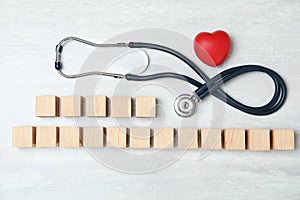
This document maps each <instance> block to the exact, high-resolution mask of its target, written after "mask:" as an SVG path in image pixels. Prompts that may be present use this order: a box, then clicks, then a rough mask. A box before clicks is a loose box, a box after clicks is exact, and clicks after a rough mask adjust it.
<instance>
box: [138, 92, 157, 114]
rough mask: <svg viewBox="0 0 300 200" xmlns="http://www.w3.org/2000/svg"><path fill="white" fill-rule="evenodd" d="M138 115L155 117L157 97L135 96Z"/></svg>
mask: <svg viewBox="0 0 300 200" xmlns="http://www.w3.org/2000/svg"><path fill="white" fill-rule="evenodd" d="M135 116H136V117H155V116H156V98H155V97H153V96H137V97H136V98H135Z"/></svg>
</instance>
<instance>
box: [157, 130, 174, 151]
mask: <svg viewBox="0 0 300 200" xmlns="http://www.w3.org/2000/svg"><path fill="white" fill-rule="evenodd" d="M153 147H154V148H159V149H169V148H174V129H173V128H155V129H154V134H153Z"/></svg>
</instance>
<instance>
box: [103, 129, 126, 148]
mask: <svg viewBox="0 0 300 200" xmlns="http://www.w3.org/2000/svg"><path fill="white" fill-rule="evenodd" d="M106 146H107V147H111V148H126V147H127V128H124V127H107V128H106Z"/></svg>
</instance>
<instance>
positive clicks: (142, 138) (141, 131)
mask: <svg viewBox="0 0 300 200" xmlns="http://www.w3.org/2000/svg"><path fill="white" fill-rule="evenodd" d="M150 136H151V135H150V128H130V139H129V144H130V145H129V146H130V148H140V149H142V148H150Z"/></svg>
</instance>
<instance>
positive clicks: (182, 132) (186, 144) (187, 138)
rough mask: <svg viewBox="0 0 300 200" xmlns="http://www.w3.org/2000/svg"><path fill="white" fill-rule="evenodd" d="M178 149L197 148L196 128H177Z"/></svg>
mask: <svg viewBox="0 0 300 200" xmlns="http://www.w3.org/2000/svg"><path fill="white" fill-rule="evenodd" d="M176 137H177V138H178V142H177V143H178V148H179V149H197V148H198V129H197V128H179V129H178V130H177V135H176Z"/></svg>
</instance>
